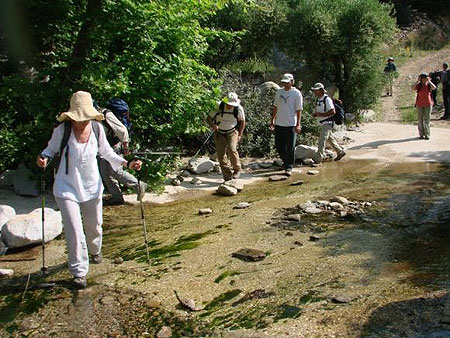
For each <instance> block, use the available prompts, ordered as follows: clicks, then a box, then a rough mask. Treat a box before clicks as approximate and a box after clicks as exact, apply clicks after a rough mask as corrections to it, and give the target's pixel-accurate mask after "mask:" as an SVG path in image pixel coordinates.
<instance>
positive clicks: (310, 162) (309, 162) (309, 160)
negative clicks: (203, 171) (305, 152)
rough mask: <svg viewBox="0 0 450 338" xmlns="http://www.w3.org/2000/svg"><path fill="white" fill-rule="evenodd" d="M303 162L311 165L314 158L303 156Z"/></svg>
mask: <svg viewBox="0 0 450 338" xmlns="http://www.w3.org/2000/svg"><path fill="white" fill-rule="evenodd" d="M302 162H303V164H305V165H313V164H315V162H314V160H313V159H312V158H305V159H303V160H302Z"/></svg>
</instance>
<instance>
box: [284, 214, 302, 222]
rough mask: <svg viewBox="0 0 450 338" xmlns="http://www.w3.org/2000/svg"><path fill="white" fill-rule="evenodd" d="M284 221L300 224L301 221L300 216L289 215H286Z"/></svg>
mask: <svg viewBox="0 0 450 338" xmlns="http://www.w3.org/2000/svg"><path fill="white" fill-rule="evenodd" d="M286 219H287V220H288V221H294V222H300V221H301V219H302V216H301V215H300V214H291V215H287V216H286Z"/></svg>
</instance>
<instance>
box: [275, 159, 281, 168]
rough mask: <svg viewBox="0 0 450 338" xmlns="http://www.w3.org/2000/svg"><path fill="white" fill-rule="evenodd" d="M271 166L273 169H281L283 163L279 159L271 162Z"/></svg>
mask: <svg viewBox="0 0 450 338" xmlns="http://www.w3.org/2000/svg"><path fill="white" fill-rule="evenodd" d="M273 165H274V166H275V167H282V166H283V161H282V160H280V159H276V160H275V161H273Z"/></svg>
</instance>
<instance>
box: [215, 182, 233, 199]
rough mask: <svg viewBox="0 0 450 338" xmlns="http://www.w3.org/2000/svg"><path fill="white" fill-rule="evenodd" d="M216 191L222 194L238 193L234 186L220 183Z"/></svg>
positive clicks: (231, 194)
mask: <svg viewBox="0 0 450 338" xmlns="http://www.w3.org/2000/svg"><path fill="white" fill-rule="evenodd" d="M216 192H217V193H218V194H219V195H222V196H234V195H236V194H237V193H238V191H237V189H236V188H233V187H230V186H228V185H225V184H222V185H220V186H219V187H218V188H217V190H216Z"/></svg>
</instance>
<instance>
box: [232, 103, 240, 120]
mask: <svg viewBox="0 0 450 338" xmlns="http://www.w3.org/2000/svg"><path fill="white" fill-rule="evenodd" d="M233 115H234V118H235V119H236V120H238V116H239V106H237V107H234V109H233ZM238 121H239V120H238Z"/></svg>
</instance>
